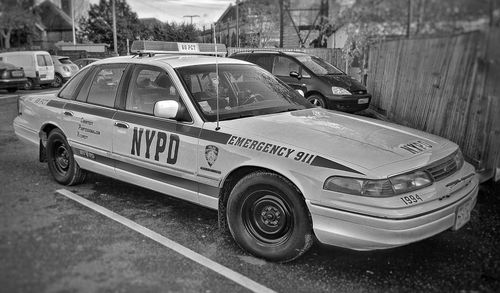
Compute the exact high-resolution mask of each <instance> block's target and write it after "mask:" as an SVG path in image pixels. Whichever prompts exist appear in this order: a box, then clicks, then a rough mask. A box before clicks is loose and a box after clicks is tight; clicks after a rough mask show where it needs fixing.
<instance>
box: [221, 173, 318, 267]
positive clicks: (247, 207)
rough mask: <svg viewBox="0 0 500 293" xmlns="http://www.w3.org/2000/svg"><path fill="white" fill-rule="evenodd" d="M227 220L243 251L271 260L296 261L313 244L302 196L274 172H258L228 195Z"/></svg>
mask: <svg viewBox="0 0 500 293" xmlns="http://www.w3.org/2000/svg"><path fill="white" fill-rule="evenodd" d="M226 217H227V222H228V226H229V230H230V231H231V234H232V235H233V237H234V239H235V240H236V242H237V243H238V245H239V246H240V247H241V248H243V249H245V250H247V251H249V252H250V253H251V254H253V255H255V256H258V257H262V258H265V259H268V260H271V261H280V262H287V261H291V260H294V259H296V258H297V257H299V256H300V255H302V254H303V253H304V252H306V251H307V250H308V249H309V248H310V247H311V245H312V242H313V236H312V235H313V234H312V228H311V220H310V217H309V213H308V211H307V208H306V205H305V202H304V200H303V198H302V196H301V194H300V193H299V191H298V190H297V188H296V187H295V186H294V185H293V184H292V183H290V182H289V181H288V180H286V179H285V178H283V177H282V176H280V175H278V174H275V173H271V172H264V171H259V172H254V173H251V174H249V175H247V176H245V177H243V178H242V179H241V180H240V181H239V182H238V183H237V184H236V185H235V187H234V188H233V190H232V192H231V194H230V195H229V200H228V203H227V215H226Z"/></svg>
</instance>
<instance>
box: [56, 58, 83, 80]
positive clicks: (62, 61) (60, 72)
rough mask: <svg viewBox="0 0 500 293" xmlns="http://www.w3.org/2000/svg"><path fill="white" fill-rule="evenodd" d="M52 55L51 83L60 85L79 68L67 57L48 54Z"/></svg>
mask: <svg viewBox="0 0 500 293" xmlns="http://www.w3.org/2000/svg"><path fill="white" fill-rule="evenodd" d="M50 57H52V61H54V70H55V75H54V82H53V83H52V86H53V87H60V86H62V85H63V84H64V83H65V82H67V81H68V79H70V78H71V77H72V76H73V75H74V74H75V73H77V72H78V70H80V68H79V67H78V65H76V64H75V63H73V62H71V60H70V59H69V57H65V56H50Z"/></svg>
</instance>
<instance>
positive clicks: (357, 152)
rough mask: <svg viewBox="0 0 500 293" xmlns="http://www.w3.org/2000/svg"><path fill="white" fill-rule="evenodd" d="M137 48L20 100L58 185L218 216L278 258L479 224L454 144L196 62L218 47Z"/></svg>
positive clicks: (216, 63) (249, 70) (25, 133)
mask: <svg viewBox="0 0 500 293" xmlns="http://www.w3.org/2000/svg"><path fill="white" fill-rule="evenodd" d="M146 47H149V48H152V49H153V50H146ZM133 48H135V49H137V48H139V49H137V51H140V52H142V54H139V55H135V56H132V57H129V56H127V57H117V58H111V59H105V60H101V61H97V62H95V63H92V64H91V65H88V66H87V67H85V68H83V69H82V70H81V71H80V72H79V73H78V74H76V76H74V77H73V78H72V79H71V80H70V81H69V82H68V83H67V84H66V85H65V86H64V87H63V88H62V89H61V90H60V91H59V92H58V93H57V94H53V95H48V94H41V95H33V96H25V97H22V98H20V100H19V115H18V117H17V118H16V119H15V120H14V128H15V131H16V134H17V135H18V136H19V137H20V138H24V139H27V140H28V141H31V142H33V143H35V144H37V145H38V146H39V150H40V160H41V161H47V162H48V166H49V170H50V172H51V173H52V175H53V177H54V178H55V180H56V181H57V182H59V183H61V184H65V185H72V184H77V183H79V182H81V181H82V180H84V178H85V172H86V171H92V172H96V173H100V174H104V175H107V176H110V177H113V178H116V179H118V180H122V181H125V182H130V183H133V184H137V185H139V186H143V187H145V188H149V189H152V190H156V191H159V192H162V193H165V194H168V195H170V196H174V197H178V198H181V199H185V200H188V201H191V202H194V203H197V204H200V205H202V206H205V207H209V208H212V209H217V210H218V211H219V219H220V223H221V224H222V226H223V227H226V224H227V227H229V230H230V232H231V234H232V235H233V237H234V238H235V240H236V242H237V243H238V244H239V245H240V246H241V247H242V248H244V249H246V250H248V251H249V252H250V253H252V254H254V255H256V256H259V257H262V258H265V259H269V260H274V261H289V260H292V259H295V258H296V257H298V256H300V255H301V254H302V253H304V252H305V251H306V250H307V249H308V248H309V247H310V246H311V244H312V242H313V239H314V237H316V238H317V239H318V240H319V242H321V243H326V244H331V245H337V246H342V247H347V248H351V249H356V250H371V249H383V248H390V247H395V246H400V245H405V244H408V243H411V242H415V241H418V240H421V239H424V238H427V237H430V236H432V235H435V234H437V233H440V232H442V231H445V230H448V229H452V230H457V229H459V228H461V227H462V226H463V225H464V224H465V223H467V222H468V221H469V219H470V213H471V210H472V209H473V207H474V205H475V203H476V197H477V191H478V179H477V176H476V174H475V171H474V168H473V167H472V166H471V165H470V164H468V163H466V162H464V160H463V158H462V154H461V152H460V150H459V148H458V147H457V145H456V144H454V143H452V142H450V141H448V140H445V139H443V138H439V137H437V136H434V135H430V134H427V133H424V132H421V131H416V130H413V129H409V128H405V127H402V126H398V125H394V124H390V123H385V122H381V121H377V120H373V119H368V118H363V117H359V116H353V115H349V114H344V113H340V112H334V111H330V110H325V109H321V108H315V107H313V106H312V105H311V104H310V103H309V102H307V101H306V100H305V99H304V98H302V97H301V96H300V95H298V94H297V93H296V92H294V91H292V90H291V89H290V88H288V87H287V86H286V85H284V84H283V83H282V82H280V81H278V80H277V79H276V78H275V77H274V76H272V75H271V74H270V73H268V72H266V71H265V70H263V69H261V68H260V67H258V66H256V65H252V64H250V63H247V62H244V61H240V60H236V59H228V58H215V57H213V56H200V55H199V54H201V53H203V52H204V53H208V54H214V52H210V51H213V50H212V48H214V45H213V44H182V43H181V44H176V43H173V44H172V43H160V42H141V43H134V46H133ZM218 49H219V52H220V51H221V50H224V48H221V47H219V48H218ZM163 50H167V51H169V52H170V53H168V54H156V55H154V56H153V54H147V52H146V51H148V52H154V53H165V52H162V51H163ZM172 51H174V53H172ZM186 53H194V54H196V55H188V54H186Z"/></svg>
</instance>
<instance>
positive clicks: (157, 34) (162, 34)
mask: <svg viewBox="0 0 500 293" xmlns="http://www.w3.org/2000/svg"><path fill="white" fill-rule="evenodd" d="M199 34H200V32H199V30H198V29H196V28H195V26H194V25H191V24H176V23H175V22H172V23H163V22H155V23H153V24H149V25H146V26H145V27H144V30H143V33H142V36H143V38H144V39H147V40H152V41H167V42H195V41H196V40H197V37H198V35H199Z"/></svg>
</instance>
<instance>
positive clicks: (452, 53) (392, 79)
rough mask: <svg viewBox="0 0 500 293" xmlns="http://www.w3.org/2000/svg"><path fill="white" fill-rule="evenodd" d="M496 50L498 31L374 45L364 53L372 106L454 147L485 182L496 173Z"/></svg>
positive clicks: (499, 78)
mask: <svg viewBox="0 0 500 293" xmlns="http://www.w3.org/2000/svg"><path fill="white" fill-rule="evenodd" d="M499 45H500V28H491V29H490V31H489V32H473V33H467V34H461V35H455V36H449V37H441V38H425V39H424V38H420V39H409V40H408V39H404V40H394V41H387V42H383V43H379V44H376V45H374V46H372V47H371V48H370V50H369V66H368V76H367V89H368V91H369V92H370V93H372V95H373V99H372V102H371V107H372V108H373V109H375V110H376V111H378V112H379V113H381V114H382V115H385V116H387V118H388V119H389V120H391V121H394V122H396V123H399V124H403V125H407V126H410V127H413V128H418V129H421V130H424V131H427V132H430V133H434V134H437V135H439V136H443V137H446V138H448V139H450V140H452V141H454V142H456V143H457V144H459V145H460V147H461V149H462V151H463V153H464V155H465V157H466V158H467V159H468V161H470V162H471V163H473V164H474V165H475V166H476V168H477V169H479V170H481V171H487V172H486V173H485V174H486V176H487V177H489V176H490V175H492V174H493V172H494V171H495V170H498V168H500V50H498V47H499ZM497 173H498V171H497ZM497 175H500V174H497Z"/></svg>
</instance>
